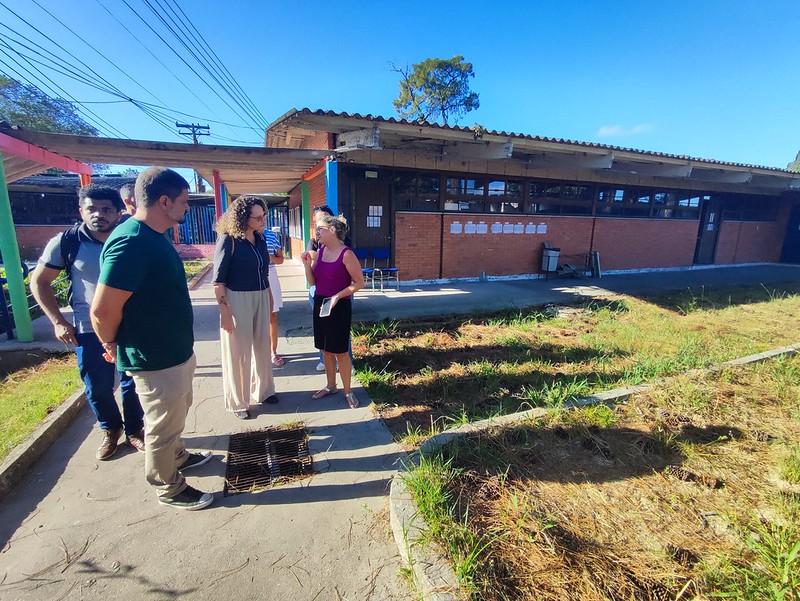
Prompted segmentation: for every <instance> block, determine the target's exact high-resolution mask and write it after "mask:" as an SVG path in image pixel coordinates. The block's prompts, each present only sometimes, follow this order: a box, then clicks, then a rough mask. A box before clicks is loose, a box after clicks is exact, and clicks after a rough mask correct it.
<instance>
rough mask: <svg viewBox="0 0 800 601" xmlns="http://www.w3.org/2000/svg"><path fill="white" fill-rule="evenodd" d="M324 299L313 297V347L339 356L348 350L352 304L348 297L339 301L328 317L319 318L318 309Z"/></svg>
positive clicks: (319, 296)
mask: <svg viewBox="0 0 800 601" xmlns="http://www.w3.org/2000/svg"><path fill="white" fill-rule="evenodd" d="M325 298H327V297H325V296H321V295H319V294H316V295H314V346H315V347H316V348H318V349H319V350H321V351H326V352H328V353H334V354H336V355H340V354H342V353H346V352H348V350H349V348H350V324H351V322H352V321H353V303H352V302H351V298H350V297H349V296H348V297H347V298H342V299H339V302H337V303H336V306H335V307H334V308H333V309H331V314H330V315H329V316H328V317H320V316H319V309H320V306H321V305H322V301H323V300H324V299H325Z"/></svg>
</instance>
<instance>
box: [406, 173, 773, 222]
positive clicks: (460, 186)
mask: <svg viewBox="0 0 800 601" xmlns="http://www.w3.org/2000/svg"><path fill="white" fill-rule="evenodd" d="M442 181H443V184H442ZM392 184H393V185H392V191H393V197H394V202H395V208H396V209H397V210H413V211H439V210H441V209H440V206H441V207H442V208H443V209H444V210H445V211H459V212H469V213H510V214H515V213H516V214H535V215H599V216H618V217H655V218H662V219H699V217H700V207H701V204H702V203H704V202H707V201H709V200H710V199H711V198H712V196H711V195H709V194H701V193H699V192H692V191H686V190H671V189H662V188H652V187H642V186H618V185H606V184H588V183H581V182H557V181H556V182H553V181H547V182H545V181H536V180H518V179H509V180H506V179H493V178H464V177H446V178H444V180H442V179H441V178H440V176H438V175H434V174H418V173H397V174H396V175H395V176H394V178H393V182H392ZM442 185H443V189H442ZM442 192H443V193H442ZM715 196H717V197H719V198H720V199H721V201H722V211H723V218H724V219H728V220H745V221H771V220H774V219H775V215H776V212H777V199H775V198H773V197H764V196H755V195H743V194H719V195H715ZM440 203H441V204H440Z"/></svg>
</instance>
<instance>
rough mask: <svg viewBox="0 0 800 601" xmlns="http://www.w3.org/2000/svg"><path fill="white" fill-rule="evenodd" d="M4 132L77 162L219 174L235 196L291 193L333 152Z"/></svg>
mask: <svg viewBox="0 0 800 601" xmlns="http://www.w3.org/2000/svg"><path fill="white" fill-rule="evenodd" d="M3 133H5V134H7V136H9V137H11V138H14V139H16V140H20V141H23V142H27V143H29V144H34V145H36V146H39V147H41V148H44V149H46V150H48V151H50V152H54V153H58V154H60V155H63V156H65V157H68V158H70V159H74V160H76V161H84V162H89V163H104V164H117V165H162V166H165V167H186V168H190V169H194V170H195V171H197V172H198V173H199V174H200V175H201V176H202V177H203V178H204V179H205V180H207V181H209V182H213V174H214V171H215V170H216V171H218V172H219V174H220V178H221V180H222V181H223V182H224V183H225V185H226V187H227V189H228V192H230V193H232V194H245V193H253V194H286V193H288V192H289V191H290V190H291V189H292V188H294V187H295V186H296V185H297V184H298V183H299V182H300V180H301V178H302V176H303V174H304V173H305V172H306V171H308V170H309V169H311V168H312V167H314V165H316V164H317V163H319V162H320V161H321V160H323V159H324V158H325V157H326V156H327V155H329V154H330V151H325V150H299V149H288V148H253V147H245V146H212V145H207V144H181V143H173V142H152V141H145V140H121V139H116V138H96V137H92V136H76V135H70V134H51V133H44V132H33V131H24V130H17V129H5V130H3ZM30 174H31V173H26V174H25V175H30ZM21 177H24V175H22V176H21Z"/></svg>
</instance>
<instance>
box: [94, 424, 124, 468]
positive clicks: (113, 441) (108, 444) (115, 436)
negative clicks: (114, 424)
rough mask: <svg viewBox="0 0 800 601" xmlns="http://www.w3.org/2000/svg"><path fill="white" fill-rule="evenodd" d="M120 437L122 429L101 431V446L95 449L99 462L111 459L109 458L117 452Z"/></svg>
mask: <svg viewBox="0 0 800 601" xmlns="http://www.w3.org/2000/svg"><path fill="white" fill-rule="evenodd" d="M120 436H122V428H120V429H119V430H112V431H109V430H103V444H101V445H100V446H99V447H98V448H97V453H95V457H97V458H98V459H99V460H100V461H105V460H106V459H111V456H112V455H113V454H114V453H116V452H117V446H118V445H119V437H120Z"/></svg>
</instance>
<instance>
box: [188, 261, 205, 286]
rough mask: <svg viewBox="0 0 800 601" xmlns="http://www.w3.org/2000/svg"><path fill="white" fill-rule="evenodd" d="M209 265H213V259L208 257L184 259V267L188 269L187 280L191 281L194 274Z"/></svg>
mask: <svg viewBox="0 0 800 601" xmlns="http://www.w3.org/2000/svg"><path fill="white" fill-rule="evenodd" d="M208 265H211V261H209V260H208V259H185V260H184V261H183V269H184V270H185V271H186V281H187V282H188V281H191V279H192V278H193V277H194V276H196V275H197V274H198V273H200V272H201V271H203V269H205V268H206V267H207V266H208Z"/></svg>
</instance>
